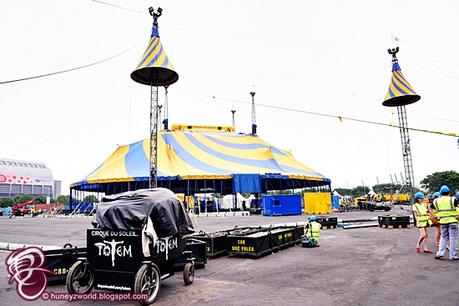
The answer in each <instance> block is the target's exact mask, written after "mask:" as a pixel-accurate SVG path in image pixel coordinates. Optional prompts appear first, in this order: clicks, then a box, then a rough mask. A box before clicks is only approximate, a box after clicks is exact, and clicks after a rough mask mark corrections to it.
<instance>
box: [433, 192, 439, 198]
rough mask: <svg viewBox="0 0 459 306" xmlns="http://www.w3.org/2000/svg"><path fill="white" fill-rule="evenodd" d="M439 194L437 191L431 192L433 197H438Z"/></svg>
mask: <svg viewBox="0 0 459 306" xmlns="http://www.w3.org/2000/svg"><path fill="white" fill-rule="evenodd" d="M439 196H440V193H439V192H438V191H437V192H434V194H433V197H434V199H436V198H438V197H439Z"/></svg>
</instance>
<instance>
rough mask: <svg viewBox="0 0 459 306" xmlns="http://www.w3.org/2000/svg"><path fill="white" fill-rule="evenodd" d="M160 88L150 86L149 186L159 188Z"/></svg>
mask: <svg viewBox="0 0 459 306" xmlns="http://www.w3.org/2000/svg"><path fill="white" fill-rule="evenodd" d="M158 115H159V107H158V86H153V85H152V86H150V178H149V180H148V186H149V187H150V188H154V187H156V186H158V167H157V165H158V123H159V118H158V117H159V116H158Z"/></svg>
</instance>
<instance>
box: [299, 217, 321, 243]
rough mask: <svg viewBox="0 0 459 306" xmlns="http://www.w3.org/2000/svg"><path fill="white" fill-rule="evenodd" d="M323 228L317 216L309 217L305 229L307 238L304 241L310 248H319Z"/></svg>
mask: <svg viewBox="0 0 459 306" xmlns="http://www.w3.org/2000/svg"><path fill="white" fill-rule="evenodd" d="M321 227H322V225H320V223H319V222H317V218H316V216H314V215H312V216H310V217H309V222H308V223H307V224H306V225H305V227H304V236H305V238H306V239H304V241H305V242H306V243H307V244H308V245H309V246H319V242H320V228H321ZM302 243H303V242H302Z"/></svg>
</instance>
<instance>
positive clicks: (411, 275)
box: [0, 208, 459, 306]
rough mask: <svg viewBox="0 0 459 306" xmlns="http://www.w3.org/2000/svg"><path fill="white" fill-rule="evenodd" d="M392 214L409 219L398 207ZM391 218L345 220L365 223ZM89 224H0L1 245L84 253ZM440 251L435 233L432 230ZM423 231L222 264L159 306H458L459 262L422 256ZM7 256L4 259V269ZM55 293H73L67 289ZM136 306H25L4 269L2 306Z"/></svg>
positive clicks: (331, 242)
mask: <svg viewBox="0 0 459 306" xmlns="http://www.w3.org/2000/svg"><path fill="white" fill-rule="evenodd" d="M390 213H397V214H399V215H400V214H408V212H407V210H406V209H405V210H400V209H399V208H397V209H395V210H394V211H391V212H390ZM381 214H385V213H384V212H350V213H338V214H335V216H337V217H339V218H342V219H366V218H370V217H375V216H378V215H381ZM305 218H306V217H305V216H290V217H263V216H244V217H242V216H241V217H207V218H198V220H197V221H198V224H197V226H196V227H197V229H198V230H204V231H216V230H220V229H229V228H232V227H234V226H235V225H238V226H239V227H242V226H247V225H264V224H275V223H285V222H300V221H304V220H305ZM89 227H91V226H90V220H89V219H58V218H53V219H37V218H34V219H31V218H17V219H7V218H0V242H12V243H29V244H43V245H63V244H64V243H67V242H70V243H72V244H74V245H78V246H85V244H86V242H85V230H86V228H89ZM429 233H430V235H431V237H430V239H429V244H430V248H431V249H432V250H435V246H434V238H433V237H434V235H435V230H434V229H429ZM417 236H418V231H417V229H416V228H414V227H410V228H408V229H383V228H361V229H348V230H343V229H330V230H322V231H321V246H320V247H319V248H312V249H306V248H301V247H300V246H295V247H291V248H288V249H285V250H281V251H279V252H276V253H273V254H271V255H268V256H265V257H262V258H259V259H248V258H236V257H228V256H225V257H220V258H216V259H212V260H210V261H209V262H208V264H207V265H206V267H205V269H200V270H196V278H195V281H194V283H193V284H192V285H190V286H184V284H183V280H182V275H181V273H177V275H175V276H173V277H171V278H169V279H166V280H164V282H163V283H162V286H161V290H160V292H159V295H158V300H157V302H156V303H155V305H445V306H446V305H459V290H458V289H457V287H458V285H457V284H458V279H459V262H453V261H449V260H435V259H434V258H433V255H429V254H418V253H416V252H415V244H416V240H417ZM7 255H8V253H7V252H0V262H2V263H3V262H4V261H5V258H6V256H7ZM47 291H48V292H51V291H52V292H66V289H65V287H64V286H63V285H55V286H49V287H48V288H47ZM70 304H71V305H109V304H110V305H113V304H116V305H136V304H135V303H132V302H121V303H120V302H118V303H110V302H102V301H77V302H71V303H70V302H65V301H43V300H36V301H34V302H26V301H24V300H22V299H21V298H20V297H19V296H18V295H17V293H16V290H15V288H14V287H13V285H9V284H8V276H7V273H6V269H5V265H4V264H1V265H0V305H56V306H57V305H70Z"/></svg>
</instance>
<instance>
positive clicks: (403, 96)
mask: <svg viewBox="0 0 459 306" xmlns="http://www.w3.org/2000/svg"><path fill="white" fill-rule="evenodd" d="M419 99H421V97H420V96H419V95H418V94H417V93H416V92H415V91H414V89H413V87H412V86H411V85H410V83H408V81H407V80H406V78H405V76H404V75H403V73H402V69H401V68H400V65H399V64H398V61H395V62H393V63H392V79H391V81H390V84H389V90H388V91H387V94H386V97H385V98H384V102H383V105H384V106H402V105H408V104H411V103H414V102H416V101H418V100H419Z"/></svg>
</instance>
